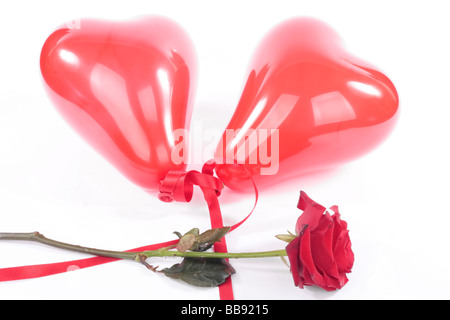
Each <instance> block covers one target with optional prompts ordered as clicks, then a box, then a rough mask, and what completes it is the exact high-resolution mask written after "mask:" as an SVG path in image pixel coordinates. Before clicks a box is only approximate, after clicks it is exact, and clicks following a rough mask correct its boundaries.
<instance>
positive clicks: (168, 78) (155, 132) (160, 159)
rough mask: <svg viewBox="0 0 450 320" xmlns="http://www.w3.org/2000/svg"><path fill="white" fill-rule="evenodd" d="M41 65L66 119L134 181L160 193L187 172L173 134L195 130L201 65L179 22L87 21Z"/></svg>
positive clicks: (46, 49)
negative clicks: (172, 174)
mask: <svg viewBox="0 0 450 320" xmlns="http://www.w3.org/2000/svg"><path fill="white" fill-rule="evenodd" d="M40 66H41V72H42V75H43V78H44V82H45V84H46V87H47V88H48V92H49V95H50V98H51V100H52V101H53V102H54V104H55V105H56V107H57V109H58V110H59V111H60V113H61V114H62V115H63V117H64V118H65V119H66V120H67V121H68V122H69V123H70V124H71V125H72V126H73V127H74V128H75V130H76V131H77V132H78V133H79V134H80V135H81V136H83V137H84V138H85V139H86V140H87V141H88V142H89V143H90V144H91V145H92V146H93V147H94V148H95V149H96V150H97V151H99V152H100V153H101V154H102V155H103V156H104V157H105V158H106V159H108V160H109V161H110V162H111V163H112V164H113V165H114V166H115V167H116V168H117V169H118V170H119V171H120V172H122V173H123V174H124V175H125V176H126V177H127V178H128V179H130V180H131V181H132V182H133V183H135V184H137V185H138V186H140V187H142V188H144V189H146V190H156V189H157V188H158V187H159V182H160V180H161V179H162V178H164V176H165V175H166V173H167V172H168V171H169V170H173V169H184V167H185V164H183V163H180V164H175V163H174V162H173V161H172V159H171V154H172V150H173V149H174V145H175V137H174V135H173V132H174V130H177V129H185V128H186V129H187V128H188V127H189V122H190V118H191V113H192V103H193V93H194V90H195V82H196V77H197V60H196V54H195V51H194V48H193V45H192V43H191V41H190V39H189V38H188V36H187V34H186V33H185V31H184V30H183V29H181V28H180V27H179V26H178V25H177V24H175V23H174V22H172V21H170V20H168V19H166V18H163V17H157V16H150V17H146V18H141V19H139V20H134V21H120V22H108V21H100V20H81V21H79V22H78V23H77V24H74V25H72V26H70V27H68V26H63V27H61V28H60V29H58V30H56V31H55V32H54V33H53V34H51V35H50V36H49V38H48V39H47V41H46V42H45V44H44V46H43V48H42V53H41V60H40Z"/></svg>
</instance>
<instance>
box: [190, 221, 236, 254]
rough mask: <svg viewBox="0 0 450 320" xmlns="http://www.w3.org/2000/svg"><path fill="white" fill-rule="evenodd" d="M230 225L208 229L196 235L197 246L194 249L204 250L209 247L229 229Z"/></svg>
mask: <svg viewBox="0 0 450 320" xmlns="http://www.w3.org/2000/svg"><path fill="white" fill-rule="evenodd" d="M230 229H231V228H230V227H223V228H216V229H210V230H207V231H205V232H203V233H202V234H200V235H199V236H198V237H197V242H198V248H197V250H195V251H206V250H208V249H209V248H211V247H212V246H213V245H214V243H216V242H218V241H220V239H222V238H223V237H224V236H225V235H226V234H227V233H228V231H230Z"/></svg>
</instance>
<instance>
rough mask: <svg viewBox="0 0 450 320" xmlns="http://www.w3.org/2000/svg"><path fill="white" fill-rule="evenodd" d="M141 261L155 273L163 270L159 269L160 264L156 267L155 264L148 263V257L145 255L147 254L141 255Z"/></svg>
mask: <svg viewBox="0 0 450 320" xmlns="http://www.w3.org/2000/svg"><path fill="white" fill-rule="evenodd" d="M139 261H140V262H141V263H142V264H143V265H144V266H145V267H146V268H147V269H148V270H151V271H153V272H155V273H158V272H161V271H158V268H159V266H156V267H154V266H152V265H151V264H148V263H147V257H146V256H145V255H142V254H141V255H139Z"/></svg>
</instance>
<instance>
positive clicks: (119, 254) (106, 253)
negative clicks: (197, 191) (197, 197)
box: [0, 232, 287, 262]
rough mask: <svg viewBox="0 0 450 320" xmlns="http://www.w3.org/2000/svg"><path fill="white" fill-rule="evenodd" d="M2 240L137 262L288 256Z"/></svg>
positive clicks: (39, 238) (25, 236) (5, 236)
mask: <svg viewBox="0 0 450 320" xmlns="http://www.w3.org/2000/svg"><path fill="white" fill-rule="evenodd" d="M0 240H25V241H33V242H39V243H42V244H45V245H48V246H52V247H56V248H59V249H64V250H70V251H76V252H82V253H87V254H92V255H96V256H103V257H110V258H116V259H125V260H135V261H138V262H143V259H142V258H143V257H144V258H150V257H192V258H236V259H237V258H264V257H281V256H287V253H286V250H284V249H282V250H273V251H262V252H243V253H231V252H230V253H229V252H193V251H186V252H180V251H170V250H169V248H161V249H157V250H152V251H143V252H124V251H111V250H101V249H94V248H88V247H83V246H78V245H73V244H69V243H64V242H60V241H56V240H52V239H49V238H46V237H45V236H44V235H42V234H41V233H39V232H29V233H0Z"/></svg>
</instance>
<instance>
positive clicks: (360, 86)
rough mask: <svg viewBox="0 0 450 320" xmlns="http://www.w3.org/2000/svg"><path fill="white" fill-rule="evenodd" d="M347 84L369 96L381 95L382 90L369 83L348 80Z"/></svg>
mask: <svg viewBox="0 0 450 320" xmlns="http://www.w3.org/2000/svg"><path fill="white" fill-rule="evenodd" d="M347 85H348V86H349V87H350V88H352V89H354V90H357V91H359V92H361V93H364V94H367V95H369V96H376V97H381V92H380V91H379V90H378V89H377V88H375V87H373V86H370V85H368V84H365V83H362V82H358V81H349V82H347Z"/></svg>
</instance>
